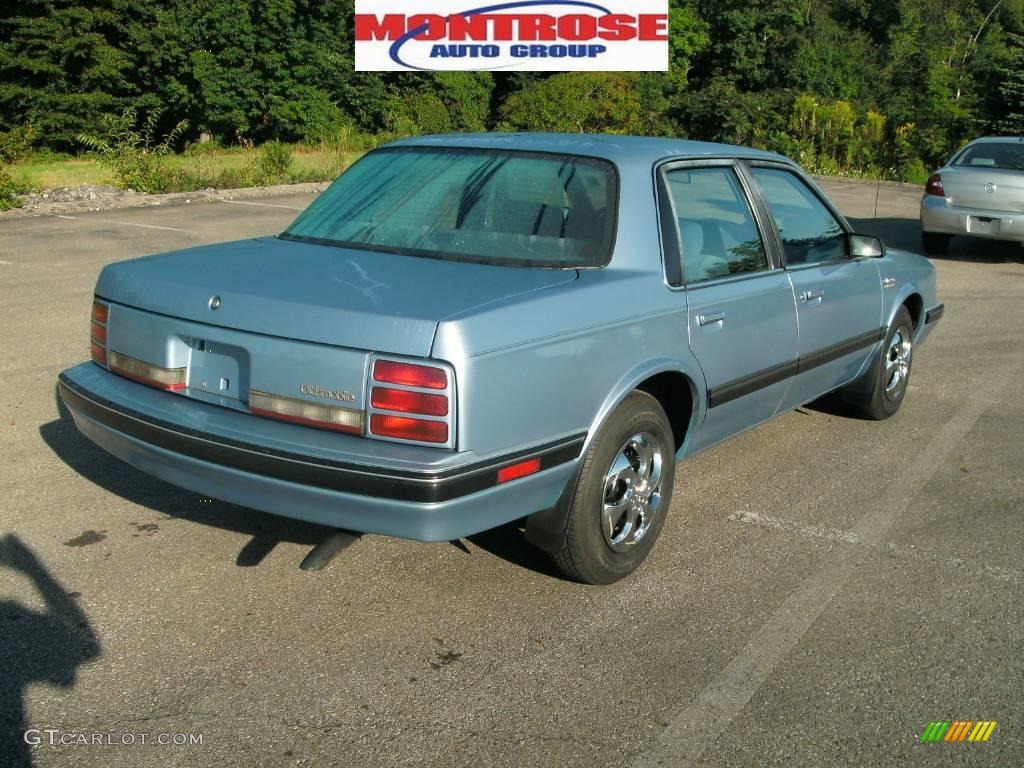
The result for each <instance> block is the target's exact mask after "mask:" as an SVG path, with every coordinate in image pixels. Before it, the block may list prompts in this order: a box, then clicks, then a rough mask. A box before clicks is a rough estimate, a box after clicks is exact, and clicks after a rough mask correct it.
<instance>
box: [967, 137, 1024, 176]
mask: <svg viewBox="0 0 1024 768" xmlns="http://www.w3.org/2000/svg"><path fill="white" fill-rule="evenodd" d="M952 165H955V166H967V167H970V168H998V169H1000V170H1004V171H1024V142H1019V141H1015V142H1010V141H1007V142H996V141H986V142H982V143H981V144H972V145H971V146H969V147H967V149H965V150H964V151H963V152H961V153H960V154H959V155H957V156H956V157H955V158H954V159H953V162H952Z"/></svg>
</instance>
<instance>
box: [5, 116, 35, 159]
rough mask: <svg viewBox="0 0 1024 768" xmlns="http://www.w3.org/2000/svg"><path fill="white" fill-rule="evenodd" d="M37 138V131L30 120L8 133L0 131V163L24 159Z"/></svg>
mask: <svg viewBox="0 0 1024 768" xmlns="http://www.w3.org/2000/svg"><path fill="white" fill-rule="evenodd" d="M38 137H39V130H38V129H37V128H36V127H35V125H33V124H32V121H31V120H30V121H29V122H27V123H25V124H24V125H19V126H17V127H15V128H12V129H11V130H9V131H0V162H7V163H10V162H14V161H15V160H20V159H21V158H23V157H25V155H27V154H28V153H29V151H30V150H31V149H32V144H33V143H34V142H35V140H36V139H37V138H38Z"/></svg>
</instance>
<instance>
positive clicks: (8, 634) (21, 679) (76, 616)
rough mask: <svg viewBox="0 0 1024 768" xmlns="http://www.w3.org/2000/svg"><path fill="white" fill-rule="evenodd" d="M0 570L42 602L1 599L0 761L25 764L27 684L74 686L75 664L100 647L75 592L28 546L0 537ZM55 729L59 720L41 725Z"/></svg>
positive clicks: (92, 655) (28, 762)
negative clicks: (28, 585) (17, 578)
mask: <svg viewBox="0 0 1024 768" xmlns="http://www.w3.org/2000/svg"><path fill="white" fill-rule="evenodd" d="M3 570H9V571H14V572H15V573H17V574H20V575H21V576H24V577H25V578H26V579H27V580H28V581H29V582H31V584H32V586H33V587H35V590H36V592H37V593H38V595H39V597H40V598H42V603H43V605H44V606H45V608H44V610H41V611H40V610H36V609H33V608H29V607H28V606H26V605H24V604H22V603H20V602H18V601H15V600H10V599H3V598H0V755H2V756H3V759H2V760H0V763H2V764H3V765H5V766H11V768H23V767H25V766H31V765H32V755H31V751H30V747H29V744H28V743H27V741H26V729H28V728H29V727H34V726H30V724H29V723H27V722H26V719H25V701H24V694H25V690H26V688H28V686H30V685H33V684H37V683H44V684H47V685H53V686H60V687H62V688H71V687H73V686H74V685H75V682H76V672H77V670H78V667H80V666H81V665H82V664H84V663H86V662H88V661H91V660H93V659H96V658H98V657H99V655H100V650H101V648H100V641H99V638H97V636H96V633H95V632H94V631H93V629H92V626H91V625H90V624H89V620H88V618H87V617H86V615H85V612H84V611H83V610H82V609H81V608H80V607H79V606H78V603H77V602H76V598H77V597H78V595H77V594H76V593H73V592H72V593H69V592H67V591H65V590H64V588H63V587H62V586H61V585H60V584H58V583H57V581H56V579H54V578H53V576H51V575H50V573H49V572H48V571H47V570H46V568H45V566H43V564H42V562H40V560H39V558H37V557H36V555H35V554H34V553H33V552H32V550H31V549H29V548H28V547H27V546H26V545H25V544H24V543H23V542H22V541H21V539H19V538H18V537H17V536H15V535H13V534H8V535H6V536H3V537H0V571H3ZM56 727H59V724H55V723H46V724H42V725H40V726H39V728H56ZM39 735H40V737H41V738H43V739H45V738H47V737H46V735H45V734H39ZM44 743H45V742H44Z"/></svg>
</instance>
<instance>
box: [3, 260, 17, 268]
mask: <svg viewBox="0 0 1024 768" xmlns="http://www.w3.org/2000/svg"><path fill="white" fill-rule="evenodd" d="M13 263H14V262H13V261H4V260H3V259H0V264H2V265H4V266H5V267H9V266H11V265H12V264H13Z"/></svg>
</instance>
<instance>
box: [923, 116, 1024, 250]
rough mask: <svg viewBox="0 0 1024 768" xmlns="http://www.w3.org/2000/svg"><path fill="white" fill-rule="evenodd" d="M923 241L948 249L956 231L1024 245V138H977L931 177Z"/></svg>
mask: <svg viewBox="0 0 1024 768" xmlns="http://www.w3.org/2000/svg"><path fill="white" fill-rule="evenodd" d="M921 230H922V245H923V247H924V250H925V252H926V253H944V252H945V251H946V249H947V248H948V247H949V241H950V240H951V239H952V238H953V236H954V235H969V236H971V237H984V238H988V239H990V240H1008V241H1011V242H1017V243H1021V244H1024V138H1021V137H1010V136H987V137H985V138H982V139H977V140H976V141H972V142H971V143H970V144H968V145H967V146H966V147H964V148H963V149H962V150H960V152H959V153H958V154H957V155H956V156H955V157H954V158H953V159H952V160H950V161H949V163H947V164H946V166H945V167H944V168H941V169H939V170H938V171H937V172H936V173H934V174H933V175H932V177H931V178H930V179H928V185H927V186H926V187H925V193H924V198H923V199H922V200H921Z"/></svg>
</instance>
